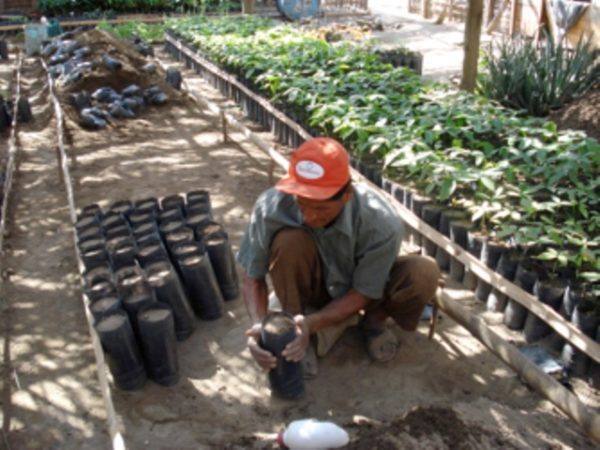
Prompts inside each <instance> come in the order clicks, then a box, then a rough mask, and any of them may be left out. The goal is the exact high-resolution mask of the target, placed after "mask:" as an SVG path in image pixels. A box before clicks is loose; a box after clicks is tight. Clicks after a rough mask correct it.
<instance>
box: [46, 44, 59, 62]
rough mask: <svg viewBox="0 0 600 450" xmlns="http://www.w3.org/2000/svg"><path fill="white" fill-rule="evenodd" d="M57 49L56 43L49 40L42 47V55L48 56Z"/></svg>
mask: <svg viewBox="0 0 600 450" xmlns="http://www.w3.org/2000/svg"><path fill="white" fill-rule="evenodd" d="M57 51H58V45H56V42H49V43H48V44H46V45H44V47H42V56H44V57H45V58H49V57H50V56H52V55H53V54H55V53H56V52H57Z"/></svg>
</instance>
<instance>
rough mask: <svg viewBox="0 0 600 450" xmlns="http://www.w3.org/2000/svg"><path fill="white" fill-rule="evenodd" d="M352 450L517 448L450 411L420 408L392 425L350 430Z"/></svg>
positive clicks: (364, 425) (354, 426)
mask: <svg viewBox="0 0 600 450" xmlns="http://www.w3.org/2000/svg"><path fill="white" fill-rule="evenodd" d="M348 428H349V429H350V431H351V435H352V439H351V441H350V444H349V445H348V447H347V448H348V449H350V450H398V449H404V448H423V449H431V448H435V449H446V448H447V449H452V450H456V449H477V448H502V449H507V448H514V446H513V445H512V444H511V443H510V442H508V441H506V440H505V439H504V438H502V437H501V436H500V435H499V434H497V433H495V432H491V431H488V430H484V429H483V428H481V427H479V426H477V425H473V424H466V423H465V422H463V420H462V419H461V418H460V417H459V416H458V414H456V412H455V411H454V410H453V409H451V408H445V407H439V406H431V407H417V408H415V409H413V410H412V411H410V412H408V413H407V414H406V415H405V416H403V417H400V418H398V419H396V420H394V421H392V422H390V423H373V422H365V423H361V422H359V423H358V424H351V425H349V427H348Z"/></svg>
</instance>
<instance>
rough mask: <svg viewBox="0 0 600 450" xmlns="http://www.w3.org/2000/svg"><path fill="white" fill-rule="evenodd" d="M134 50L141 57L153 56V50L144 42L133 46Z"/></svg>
mask: <svg viewBox="0 0 600 450" xmlns="http://www.w3.org/2000/svg"><path fill="white" fill-rule="evenodd" d="M134 48H135V49H136V50H137V51H138V53H140V54H141V55H142V56H154V49H153V48H152V47H151V46H150V45H148V44H146V43H144V42H140V43H138V44H135V45H134Z"/></svg>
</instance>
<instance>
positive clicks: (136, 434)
mask: <svg viewBox="0 0 600 450" xmlns="http://www.w3.org/2000/svg"><path fill="white" fill-rule="evenodd" d="M162 56H163V57H164V55H162ZM185 76H186V78H187V80H188V82H189V83H190V85H191V86H192V88H194V89H196V90H198V91H199V92H201V93H202V94H203V95H206V96H207V97H209V98H210V99H212V100H215V101H218V102H219V103H221V104H223V105H229V106H231V103H229V102H225V101H224V100H223V99H222V98H221V97H220V95H219V94H218V93H216V92H215V91H214V90H212V88H210V87H209V86H207V85H206V84H205V83H203V82H202V81H201V80H199V79H198V77H197V76H195V75H192V74H190V73H189V72H186V73H185ZM38 101H39V103H38ZM38 101H36V104H37V105H38V106H37V107H36V108H43V102H42V99H41V97H40V99H38ZM232 111H235V110H234V109H233V108H232ZM34 112H35V111H34ZM47 125H50V124H49V123H48V124H47ZM217 130H218V128H217V127H215V123H214V122H213V119H212V118H211V117H210V116H208V115H206V114H205V113H203V112H202V111H199V110H198V109H197V108H196V107H195V106H194V105H192V104H191V103H189V102H183V101H182V102H179V103H173V104H171V105H168V106H165V107H163V108H161V109H151V110H149V111H148V112H147V113H146V114H145V115H144V116H143V117H141V118H139V119H136V120H132V121H128V122H120V123H119V125H117V126H116V127H115V128H113V129H110V130H106V131H103V132H86V131H84V130H82V129H81V128H80V127H79V126H78V125H77V124H75V123H73V122H71V121H70V122H69V123H68V132H69V136H70V145H69V148H68V153H69V155H70V158H71V159H72V176H73V178H74V183H75V186H74V187H75V193H76V203H77V205H78V206H79V207H82V206H85V205H87V204H89V203H94V202H99V203H100V204H101V205H102V206H108V205H109V204H110V203H112V202H114V201H116V200H120V199H137V198H142V197H146V196H150V195H152V196H163V195H167V194H173V193H177V192H186V191H189V190H192V189H198V188H207V189H210V192H211V195H212V198H213V206H214V210H215V213H216V216H217V218H218V219H219V220H221V221H222V222H223V223H224V225H225V227H226V228H227V230H228V231H229V232H230V235H231V238H232V243H233V245H234V248H237V245H238V244H239V241H240V238H241V235H242V233H243V230H244V228H245V225H246V223H247V221H248V219H249V214H250V211H251V208H252V205H253V203H254V200H255V198H256V197H257V196H258V194H259V193H260V192H261V191H262V190H264V189H265V188H267V187H268V179H267V176H266V172H265V170H264V169H265V167H266V166H267V164H268V159H267V158H266V156H265V155H263V154H262V153H261V152H260V151H258V150H257V149H256V148H255V147H253V146H252V145H249V144H248V143H246V142H244V141H243V137H242V136H236V135H233V136H232V137H233V138H234V140H238V141H239V142H241V144H236V143H235V142H228V143H223V142H222V136H221V133H220V132H219V131H217ZM264 136H265V137H268V136H267V135H266V134H265V135H264ZM23 138H25V136H24V137H23ZM30 139H31V141H30V142H31V144H30V145H28V146H27V148H28V150H27V152H26V153H25V156H26V157H27V158H28V159H27V160H24V161H23V164H22V166H21V167H22V170H23V175H22V179H21V181H22V185H21V187H20V191H19V197H18V199H19V200H18V202H15V204H17V205H18V209H17V214H16V216H15V217H16V220H17V221H19V222H18V223H17V226H16V227H15V235H14V236H13V238H14V241H13V244H12V245H13V250H12V258H13V263H12V264H11V267H12V268H13V273H14V275H13V276H12V277H11V283H12V284H13V285H14V288H13V289H15V290H14V291H13V292H12V293H11V296H10V297H9V298H11V300H12V299H14V300H12V302H13V305H14V306H13V310H12V314H13V315H12V316H11V323H12V324H14V325H13V333H12V334H11V338H12V343H11V344H12V345H13V346H11V349H13V350H12V351H13V354H14V356H15V357H17V358H19V355H20V359H19V361H21V362H20V364H19V366H20V370H19V374H20V378H21V385H22V389H21V392H20V393H15V394H14V395H13V400H15V399H16V400H19V399H18V396H19V395H21V396H22V400H19V401H17V402H15V404H20V405H22V406H21V407H20V415H18V414H14V416H15V424H18V426H17V425H15V427H14V429H15V432H14V433H13V436H11V438H14V439H15V442H18V439H19V438H20V437H19V432H18V429H19V427H20V429H21V430H23V433H20V434H21V436H29V435H30V436H31V438H30V439H29V440H28V441H26V442H27V445H24V446H23V447H22V448H103V447H104V445H105V444H104V443H103V442H105V441H103V439H105V437H106V435H105V432H104V430H103V428H102V419H103V411H102V408H101V405H100V396H99V393H98V392H97V388H96V378H95V376H94V373H93V370H94V362H93V360H92V353H91V351H90V343H89V338H87V336H86V335H85V333H86V330H85V319H84V317H83V311H82V304H81V301H80V292H79V290H78V289H77V287H76V286H77V271H76V266H75V264H74V261H73V258H72V256H71V255H72V248H71V247H70V245H71V235H70V234H69V233H70V232H69V226H68V216H67V212H66V200H65V194H64V191H63V188H62V184H61V181H60V179H59V177H58V170H57V167H56V160H55V159H53V158H54V152H53V151H52V150H51V144H50V143H51V142H52V139H53V136H52V132H51V128H48V127H46V128H43V129H39V130H38V131H36V132H34V131H32V135H31V137H30ZM26 163H27V164H26ZM26 191H27V192H29V193H30V195H29V196H27V197H25V194H26ZM34 192H35V194H34ZM40 206H42V207H40ZM17 289H20V290H17ZM19 305H22V306H19ZM248 325H249V320H248V318H247V316H246V312H245V308H244V306H243V303H242V301H241V299H240V300H237V301H234V302H231V303H228V304H227V311H226V314H225V315H224V317H223V318H222V319H220V320H219V321H216V322H210V323H209V322H200V323H199V324H198V329H197V330H196V332H195V333H194V335H193V336H192V337H191V338H190V339H188V340H187V341H185V342H183V343H180V344H178V347H177V349H178V352H179V360H180V368H181V374H182V379H181V381H180V382H179V384H178V385H176V386H175V387H171V388H164V387H160V386H158V385H155V384H153V383H150V382H149V383H148V384H147V385H146V386H145V387H144V389H143V390H141V391H137V392H132V393H126V392H122V391H117V390H115V391H114V392H113V397H114V401H115V406H116V409H117V412H118V413H119V414H120V415H121V417H122V420H123V424H124V428H125V437H126V441H127V443H128V445H129V448H132V449H144V448H149V449H171V448H177V449H198V448H201V449H204V448H206V449H217V448H218V449H222V448H240V449H246V448H271V447H272V444H271V443H270V441H269V438H268V434H269V433H272V432H275V431H277V430H279V429H281V428H282V427H283V426H284V425H285V424H286V423H288V422H289V421H291V420H294V419H300V418H305V417H316V418H320V419H328V420H333V421H335V422H337V423H339V424H343V425H345V426H347V427H348V429H349V431H350V432H351V434H352V436H353V443H352V445H353V446H354V447H352V448H370V449H375V448H380V449H387V448H406V447H409V448H511V447H516V448H531V447H533V448H577V449H585V448H594V447H593V445H592V443H590V442H589V441H587V440H586V439H585V438H584V437H582V436H581V434H579V432H578V431H577V428H576V426H575V425H574V424H573V423H571V422H570V421H569V420H568V419H566V418H565V417H564V416H562V415H561V414H559V413H558V412H557V411H556V409H555V408H554V407H552V405H550V404H549V403H548V402H546V401H544V400H543V399H542V398H541V397H540V396H539V395H537V394H536V393H535V392H532V391H531V390H530V389H528V388H527V387H526V386H524V385H523V384H522V383H521V382H520V381H519V380H518V379H517V377H516V376H515V375H514V373H512V372H511V371H510V370H509V369H508V368H507V367H505V366H504V365H502V364H501V363H500V362H499V361H498V360H497V359H496V358H495V357H494V356H492V355H491V354H490V353H489V352H488V351H487V350H486V349H485V348H484V347H483V346H482V345H481V344H479V343H478V341H476V340H475V339H473V338H472V337H471V336H470V335H469V334H468V332H466V331H465V330H464V329H462V328H460V327H459V326H457V325H456V324H455V323H454V322H452V321H451V320H449V319H448V318H444V319H443V320H442V321H441V324H440V327H439V332H438V333H437V334H436V336H435V338H434V340H432V341H429V340H427V337H426V332H427V326H426V325H425V324H424V325H422V326H421V327H420V328H419V330H418V332H417V333H413V334H408V333H404V332H402V331H401V330H399V329H397V328H394V331H395V332H396V333H397V334H398V337H399V338H400V340H401V342H402V347H401V350H400V352H399V354H398V356H397V358H396V359H395V360H394V361H392V362H390V363H387V364H374V363H372V362H370V361H369V359H368V358H367V356H366V354H365V352H364V350H363V347H362V341H361V339H360V335H359V333H358V331H357V330H349V331H348V332H347V333H346V334H345V335H344V336H343V338H342V339H341V340H340V342H338V344H336V346H335V347H334V348H333V349H332V351H331V353H330V354H329V355H328V356H327V357H325V358H323V359H322V360H320V367H319V369H320V373H319V375H318V377H317V378H316V379H315V380H311V381H308V382H307V394H306V396H305V398H303V399H302V400H300V401H298V402H294V403H290V402H285V401H281V400H278V399H275V398H271V396H270V393H269V389H268V384H267V380H266V376H265V374H263V373H262V372H260V370H259V369H258V368H257V366H256V365H255V364H253V362H252V361H251V358H250V355H249V353H248V351H247V350H246V348H245V339H244V336H243V332H244V330H245V329H246V328H247V327H248ZM19 349H20V350H19ZM25 376H27V377H30V378H24V377H25ZM24 379H25V380H26V383H25V382H23V380H24ZM23 386H25V388H23ZM356 416H364V417H367V418H369V420H366V421H365V420H364V419H363V420H357V418H356ZM17 417H20V418H19V420H17ZM377 421H381V422H382V423H381V424H379V423H378V422H377ZM42 430H44V434H42ZM49 430H50V431H49ZM27 431H28V432H27ZM26 432H27V433H26ZM48 436H50V438H49V437H48ZM51 438H54V440H50V441H45V439H51ZM36 445H37V447H36ZM15 448H19V447H18V446H16V447H15Z"/></svg>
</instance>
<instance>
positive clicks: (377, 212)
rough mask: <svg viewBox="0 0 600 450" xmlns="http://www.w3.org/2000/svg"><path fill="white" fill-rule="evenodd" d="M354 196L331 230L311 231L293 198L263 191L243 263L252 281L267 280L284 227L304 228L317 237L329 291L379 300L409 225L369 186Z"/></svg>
mask: <svg viewBox="0 0 600 450" xmlns="http://www.w3.org/2000/svg"><path fill="white" fill-rule="evenodd" d="M353 188H354V195H353V196H352V197H351V199H350V201H349V202H348V203H346V205H345V206H344V209H343V210H342V212H341V213H340V215H339V216H338V217H337V219H336V220H335V221H334V222H333V224H331V225H330V226H328V227H327V228H315V229H313V228H309V227H307V226H305V225H303V223H302V213H301V212H300V209H299V208H298V205H297V204H296V200H295V199H294V197H293V196H292V195H289V194H285V193H283V192H280V191H278V190H276V189H275V188H271V189H268V190H266V191H265V192H263V193H262V194H261V195H260V197H259V198H258V200H257V201H256V204H255V205H254V211H253V212H252V217H251V219H250V224H249V225H248V228H247V230H246V233H245V235H244V238H243V240H242V244H241V246H240V251H239V252H238V255H237V260H238V262H239V263H240V264H241V265H242V267H243V268H244V269H245V270H246V273H247V274H248V276H249V277H251V278H262V277H264V276H266V274H267V272H268V268H269V248H270V246H271V241H272V239H273V237H274V236H275V234H276V233H277V232H278V231H279V230H280V229H281V228H284V227H298V228H303V229H305V230H306V231H308V232H309V233H310V234H311V235H312V236H313V238H314V240H315V243H316V245H317V248H318V250H319V255H320V256H321V260H322V261H323V264H322V267H323V270H324V277H325V282H326V286H327V291H328V293H329V295H330V296H331V297H332V298H339V297H341V296H343V295H344V294H346V293H347V292H348V291H349V290H350V289H351V288H354V289H355V290H356V291H358V292H360V293H361V294H363V295H364V296H365V297H367V298H371V299H379V298H381V297H382V296H383V290H384V288H385V284H386V282H387V280H388V276H389V272H390V269H391V267H392V264H393V263H394V261H395V259H396V257H397V255H398V252H399V250H400V243H401V241H402V233H403V226H402V222H401V220H400V217H399V216H398V213H397V212H396V211H395V210H394V209H393V208H392V207H391V206H390V205H389V204H388V203H387V201H386V200H385V199H384V198H383V197H382V196H380V195H379V194H378V193H376V192H375V191H374V190H372V189H371V188H369V187H368V186H366V185H363V184H360V183H355V184H353Z"/></svg>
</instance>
